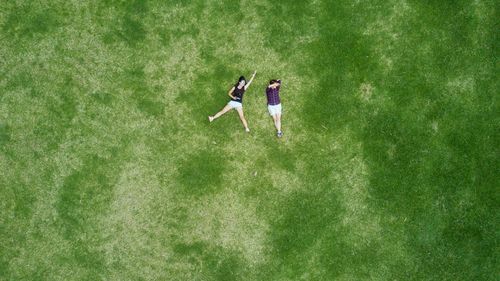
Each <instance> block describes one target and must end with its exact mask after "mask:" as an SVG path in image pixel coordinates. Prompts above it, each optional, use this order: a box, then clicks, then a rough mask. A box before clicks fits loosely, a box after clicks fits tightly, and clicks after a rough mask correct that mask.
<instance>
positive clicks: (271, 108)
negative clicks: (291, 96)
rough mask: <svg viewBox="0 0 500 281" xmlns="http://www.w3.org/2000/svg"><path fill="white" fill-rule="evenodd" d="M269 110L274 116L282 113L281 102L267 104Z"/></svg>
mask: <svg viewBox="0 0 500 281" xmlns="http://www.w3.org/2000/svg"><path fill="white" fill-rule="evenodd" d="M267 110H269V115H271V116H274V115H276V114H279V115H281V103H280V104H277V105H269V104H268V105H267Z"/></svg>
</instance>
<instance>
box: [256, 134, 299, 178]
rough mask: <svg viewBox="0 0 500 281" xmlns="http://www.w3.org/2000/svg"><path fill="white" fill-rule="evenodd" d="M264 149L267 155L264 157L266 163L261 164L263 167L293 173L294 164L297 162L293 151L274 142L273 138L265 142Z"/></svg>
mask: <svg viewBox="0 0 500 281" xmlns="http://www.w3.org/2000/svg"><path fill="white" fill-rule="evenodd" d="M265 147H266V152H267V153H266V157H265V159H266V161H265V163H263V166H266V165H271V166H273V167H279V168H281V169H284V170H286V171H289V172H293V171H295V168H296V165H295V163H296V160H297V155H296V152H295V151H293V150H292V149H290V148H287V147H285V146H283V145H282V144H281V143H279V142H276V140H275V139H273V138H269V139H268V140H267V141H266V144H265Z"/></svg>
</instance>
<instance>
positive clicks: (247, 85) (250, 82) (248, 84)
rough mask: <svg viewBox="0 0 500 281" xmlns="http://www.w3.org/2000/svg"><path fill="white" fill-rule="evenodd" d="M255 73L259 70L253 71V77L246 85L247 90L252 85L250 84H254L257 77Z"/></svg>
mask: <svg viewBox="0 0 500 281" xmlns="http://www.w3.org/2000/svg"><path fill="white" fill-rule="evenodd" d="M255 74H257V71H254V72H253V74H252V78H250V81H248V83H247V84H246V85H245V90H246V89H248V87H249V86H250V84H252V81H253V79H254V78H255Z"/></svg>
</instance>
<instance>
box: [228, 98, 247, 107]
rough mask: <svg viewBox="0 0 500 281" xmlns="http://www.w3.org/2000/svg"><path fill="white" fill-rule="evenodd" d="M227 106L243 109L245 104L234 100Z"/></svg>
mask: <svg viewBox="0 0 500 281" xmlns="http://www.w3.org/2000/svg"><path fill="white" fill-rule="evenodd" d="M227 105H229V106H230V107H231V108H238V107H243V104H241V102H237V101H234V100H231V101H229V102H228V103H227Z"/></svg>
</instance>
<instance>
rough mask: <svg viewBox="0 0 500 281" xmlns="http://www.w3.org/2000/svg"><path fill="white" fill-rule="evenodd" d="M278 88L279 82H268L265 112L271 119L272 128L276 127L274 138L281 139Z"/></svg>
mask: <svg viewBox="0 0 500 281" xmlns="http://www.w3.org/2000/svg"><path fill="white" fill-rule="evenodd" d="M280 87H281V80H275V79H273V80H271V81H269V86H267V88H266V96H267V110H268V111H269V115H271V117H272V118H273V121H274V126H275V127H276V136H278V138H281V137H282V136H283V132H282V131H281V101H280Z"/></svg>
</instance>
